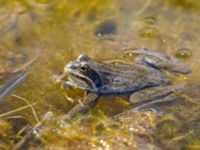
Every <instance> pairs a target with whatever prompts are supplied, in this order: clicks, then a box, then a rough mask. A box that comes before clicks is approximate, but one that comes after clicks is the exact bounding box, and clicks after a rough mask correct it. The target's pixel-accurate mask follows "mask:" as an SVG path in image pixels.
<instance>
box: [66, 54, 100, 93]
mask: <svg viewBox="0 0 200 150" xmlns="http://www.w3.org/2000/svg"><path fill="white" fill-rule="evenodd" d="M97 65H98V63H96V62H95V61H94V60H91V58H89V57H88V56H87V55H80V56H79V57H78V58H77V59H76V60H75V61H71V62H69V63H68V64H67V65H66V66H65V69H64V72H65V73H66V74H67V75H68V79H69V82H68V83H70V85H71V86H74V87H78V88H81V89H84V90H91V91H95V90H96V89H97V88H98V87H100V86H101V85H102V80H101V77H100V75H99V73H98V72H97V71H96V69H95V68H98V67H96V66H97Z"/></svg>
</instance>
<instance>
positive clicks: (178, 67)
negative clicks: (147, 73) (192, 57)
mask: <svg viewBox="0 0 200 150" xmlns="http://www.w3.org/2000/svg"><path fill="white" fill-rule="evenodd" d="M133 53H134V54H135V55H136V63H138V64H142V65H148V66H150V67H153V68H156V69H164V70H168V71H170V72H175V73H181V74H188V73H190V72H191V69H190V68H189V67H188V66H187V65H186V64H184V63H183V62H182V61H180V60H178V59H176V58H175V57H171V56H168V55H165V54H161V53H158V52H156V51H152V50H150V49H147V48H140V49H136V50H133Z"/></svg>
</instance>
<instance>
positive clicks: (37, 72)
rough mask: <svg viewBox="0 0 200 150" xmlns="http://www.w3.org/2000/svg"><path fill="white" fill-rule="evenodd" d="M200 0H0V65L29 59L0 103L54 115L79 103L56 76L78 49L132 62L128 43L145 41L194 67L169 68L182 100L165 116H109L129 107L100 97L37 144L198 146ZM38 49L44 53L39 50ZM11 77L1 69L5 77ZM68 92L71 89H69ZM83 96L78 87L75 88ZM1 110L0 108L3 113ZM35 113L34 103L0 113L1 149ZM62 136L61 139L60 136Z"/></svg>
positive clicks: (50, 128)
mask: <svg viewBox="0 0 200 150" xmlns="http://www.w3.org/2000/svg"><path fill="white" fill-rule="evenodd" d="M199 15H200V3H199V2H198V1H195V0H193V1H191V0H181V1H180V0H179V1H178V0H166V1H162V0H154V1H153V0H118V1H115V0H93V1H81V0H71V1H68V0H63V1H55V0H23V1H19V0H18V1H17V0H14V1H6V0H1V1H0V20H1V24H0V35H1V36H0V37H1V38H0V62H1V63H0V72H12V70H15V69H16V68H19V67H20V66H23V65H24V64H26V63H27V62H28V61H30V60H32V59H34V58H35V57H36V56H37V55H38V54H39V57H38V58H37V60H36V61H35V62H34V63H33V64H31V65H30V66H28V68H27V71H28V72H29V77H28V79H27V80H26V82H25V83H24V84H23V85H22V86H20V87H19V88H17V90H16V91H15V92H14V95H12V96H10V97H9V98H7V99H6V101H5V102H4V103H1V104H0V113H1V114H3V113H5V112H9V111H11V110H15V109H17V108H20V107H22V106H25V105H27V103H25V102H24V101H23V100H21V99H20V98H19V97H17V96H20V97H21V98H25V99H27V101H28V102H29V103H36V104H35V105H33V107H34V109H35V111H36V114H37V116H38V118H39V119H40V118H41V117H42V116H43V114H44V113H45V112H47V111H52V112H53V113H54V114H55V116H56V117H59V116H62V115H64V114H66V113H67V112H68V111H69V110H70V108H72V107H73V106H74V105H76V104H77V103H76V102H74V103H72V102H70V101H69V100H67V99H66V97H65V95H66V90H64V89H62V88H61V87H60V85H58V84H55V82H54V80H53V77H54V76H55V75H57V74H60V73H62V71H63V68H64V66H65V65H66V64H67V63H68V62H69V61H71V60H74V59H75V58H76V57H77V56H78V55H80V54H87V55H89V56H90V57H92V58H94V59H97V60H100V61H107V60H113V59H115V60H116V59H119V60H123V61H126V62H132V61H133V57H131V56H129V55H125V54H124V51H125V49H128V48H132V47H134V48H138V47H147V48H150V49H154V50H157V51H159V52H161V53H167V54H169V55H172V56H175V57H178V58H179V59H181V60H182V61H184V62H185V63H187V64H188V65H189V66H190V67H191V68H192V73H191V74H190V75H187V76H183V75H170V76H171V77H172V78H173V82H174V83H176V84H181V85H183V86H185V87H187V89H188V91H187V93H186V94H185V95H184V96H185V97H186V98H185V99H186V100H185V102H184V103H183V104H180V105H175V106H174V107H173V106H169V108H168V109H169V110H167V113H166V114H165V115H162V114H157V113H153V112H144V113H141V114H138V115H125V116H122V117H121V118H120V121H112V120H111V119H110V118H111V116H113V115H115V114H118V113H120V112H122V111H125V110H127V109H129V108H130V106H129V104H128V103H127V102H125V101H123V100H122V98H118V97H117V98H113V97H105V98H101V100H100V102H99V103H98V105H97V106H96V107H95V109H93V110H92V111H91V112H90V113H89V115H86V116H85V117H83V118H81V119H80V120H77V121H76V122H75V123H74V124H73V125H72V126H70V127H69V128H67V129H66V128H62V127H58V126H57V125H56V124H55V122H52V123H50V124H48V125H46V127H45V135H44V136H43V137H42V138H41V139H40V142H37V143H36V144H33V145H34V146H32V149H43V148H44V147H45V148H49V149H56V148H57V149H65V148H66V147H67V148H68V149H144V148H146V149H198V148H199V147H200V132H199V131H200V120H199V115H200V102H199V97H200V94H199V90H200V79H199V73H200V71H199V70H200V65H199V63H200V60H199V57H200V51H199V45H200V39H199V37H198V36H199V34H200V29H199V23H200V19H199ZM40 50H41V52H40ZM8 78H9V77H8V76H7V74H4V75H2V76H0V79H1V81H0V82H1V83H3V82H5V81H6V80H7V79H8ZM68 93H69V91H68ZM70 95H72V96H79V91H74V90H70ZM0 116H1V115H0ZM36 123H37V119H36V118H35V117H34V115H33V113H32V110H31V109H30V108H28V109H24V110H23V111H18V112H16V113H12V114H10V115H4V116H3V117H1V118H0V127H1V128H2V130H1V131H0V149H6V148H7V149H11V148H12V147H13V145H15V143H16V142H17V141H19V140H20V139H21V138H22V137H23V136H24V134H25V131H22V128H24V127H25V126H26V125H27V124H29V125H34V124H36ZM57 139H59V142H58V140H57Z"/></svg>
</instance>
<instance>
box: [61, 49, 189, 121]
mask: <svg viewBox="0 0 200 150" xmlns="http://www.w3.org/2000/svg"><path fill="white" fill-rule="evenodd" d="M133 53H134V55H135V56H136V59H135V63H134V64H133V65H114V64H106V63H102V62H98V61H95V60H93V59H91V58H89V57H88V56H86V55H80V56H79V57H78V58H77V59H76V60H75V61H71V62H69V63H68V64H67V65H66V66H65V69H64V74H67V75H68V79H69V81H65V82H64V86H65V87H77V88H80V89H83V90H85V91H87V93H88V95H87V96H86V97H85V99H84V101H83V103H81V104H78V105H77V106H75V107H74V108H72V109H71V110H70V111H69V113H68V114H67V115H66V116H65V117H66V118H68V119H69V118H74V117H75V116H77V114H79V113H85V112H87V111H89V110H90V109H91V108H92V107H93V106H95V104H96V103H97V101H98V99H99V97H100V96H107V95H115V96H120V95H122V96H123V95H126V96H128V97H129V100H130V102H131V103H134V104H135V103H136V104H137V103H140V104H141V106H140V107H139V108H140V109H142V108H148V107H149V105H147V104H156V103H162V102H170V101H174V100H175V99H177V97H178V96H180V94H177V93H182V92H184V88H183V87H181V86H178V85H172V83H171V81H170V79H169V78H168V77H167V76H166V75H165V74H164V72H163V70H167V71H170V72H174V73H179V74H188V73H190V72H191V70H190V68H189V67H188V66H187V65H186V64H184V63H183V62H181V61H180V60H178V59H176V58H174V57H170V56H167V55H165V54H161V53H158V52H155V51H152V50H149V49H146V48H141V49H137V50H134V51H133Z"/></svg>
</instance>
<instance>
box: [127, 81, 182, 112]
mask: <svg viewBox="0 0 200 150" xmlns="http://www.w3.org/2000/svg"><path fill="white" fill-rule="evenodd" d="M184 91H185V89H184V88H183V87H181V86H177V85H169V86H158V87H153V88H150V89H145V90H142V91H140V92H137V93H134V94H132V95H131V96H130V102H131V103H133V104H135V105H137V106H136V107H135V108H133V109H131V110H130V111H131V112H133V113H138V112H141V111H144V110H149V109H150V110H154V111H157V107H156V105H157V104H166V103H169V102H173V101H175V100H177V99H178V98H180V97H181V94H182V93H184Z"/></svg>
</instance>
